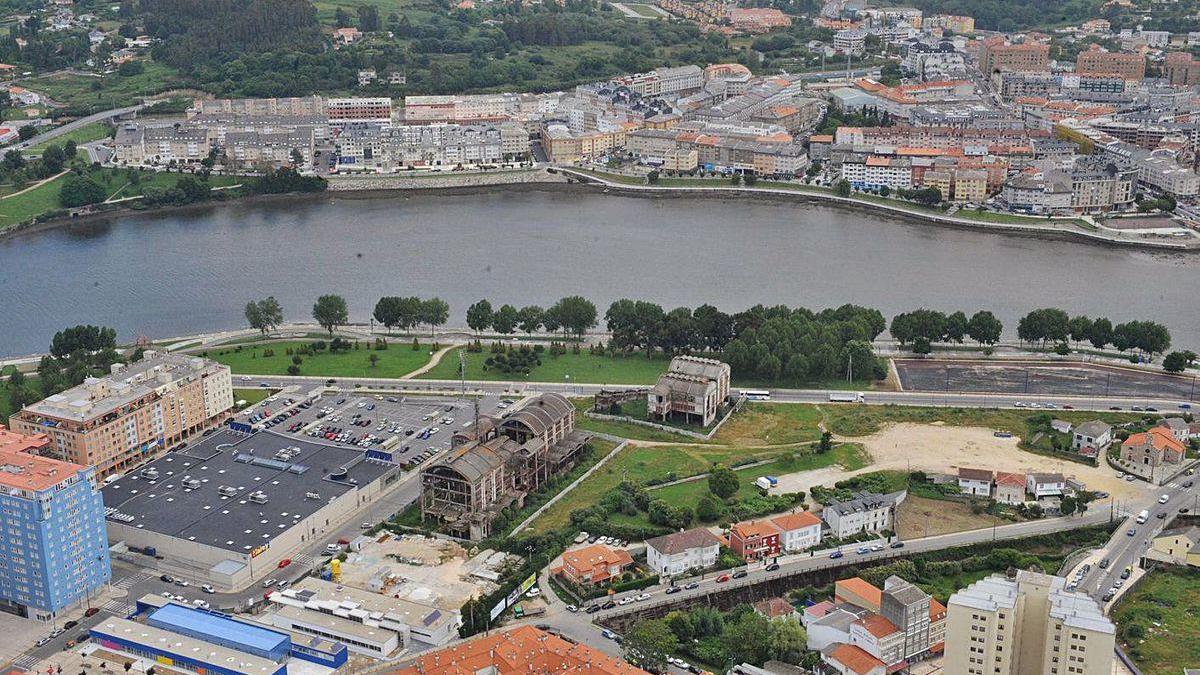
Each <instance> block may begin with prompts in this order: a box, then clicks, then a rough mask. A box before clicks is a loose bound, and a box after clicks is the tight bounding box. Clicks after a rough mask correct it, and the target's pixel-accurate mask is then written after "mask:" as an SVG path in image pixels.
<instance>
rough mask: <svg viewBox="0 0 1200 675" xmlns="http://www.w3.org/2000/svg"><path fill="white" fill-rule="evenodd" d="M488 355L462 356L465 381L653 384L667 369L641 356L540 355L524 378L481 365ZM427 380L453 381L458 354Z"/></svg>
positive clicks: (431, 372)
mask: <svg viewBox="0 0 1200 675" xmlns="http://www.w3.org/2000/svg"><path fill="white" fill-rule="evenodd" d="M488 356H490V352H489V351H488V349H487V347H484V351H483V352H482V353H479V352H468V353H467V354H466V361H467V373H466V377H467V379H468V380H524V381H527V382H587V383H594V384H653V383H654V381H655V380H657V379H658V376H659V375H660V374H661V373H662V372H663V371H665V370H666V369H667V363H668V362H667V359H666V358H665V357H663V356H661V355H660V356H657V357H655V358H653V359H647V358H646V356H645V355H644V354H640V355H637V354H635V355H632V356H597V355H594V354H589V353H588V352H586V351H585V352H581V353H579V354H572V353H570V352H568V353H566V354H563V355H561V356H550V355H549V354H547V353H543V354H542V356H541V361H542V363H541V365H539V366H535V367H534V368H533V370H532V371H530V372H529V374H528V375H527V376H524V377H522V376H521V375H519V374H517V373H502V372H500V371H498V370H493V369H489V368H488V367H487V366H486V365H485V363H484V362H485V361H487V359H488ZM421 377H422V378H425V379H431V380H457V379H458V377H459V375H458V352H457V351H452V352H448V353H447V354H446V355H445V356H443V357H442V360H441V362H440V363H438V365H436V366H434V367H433V368H431V369H430V370H429V372H427V373H424V374H423V375H421Z"/></svg>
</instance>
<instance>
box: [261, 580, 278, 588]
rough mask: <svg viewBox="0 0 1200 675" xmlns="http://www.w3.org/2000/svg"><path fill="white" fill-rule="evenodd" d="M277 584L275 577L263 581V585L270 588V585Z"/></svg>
mask: <svg viewBox="0 0 1200 675" xmlns="http://www.w3.org/2000/svg"><path fill="white" fill-rule="evenodd" d="M275 584H276V581H275V580H274V579H267V580H266V581H264V582H262V587H263V588H270V587H272V586H274V585H275Z"/></svg>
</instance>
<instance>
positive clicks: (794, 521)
mask: <svg viewBox="0 0 1200 675" xmlns="http://www.w3.org/2000/svg"><path fill="white" fill-rule="evenodd" d="M768 520H770V521H771V524H772V525H774V526H775V527H777V528H779V547H780V548H781V549H783V551H784V553H792V552H795V551H803V550H805V549H809V548H812V547H814V546H816V545H817V544H820V543H821V519H820V518H818V517H817V516H816V515H815V514H813V513H810V512H808V511H800V512H798V513H788V514H784V515H782V516H775V517H774V518H769V519H768Z"/></svg>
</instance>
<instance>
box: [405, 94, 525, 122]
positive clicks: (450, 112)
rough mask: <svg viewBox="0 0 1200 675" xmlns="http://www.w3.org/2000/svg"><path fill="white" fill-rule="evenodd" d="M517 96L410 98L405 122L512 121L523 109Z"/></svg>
mask: <svg viewBox="0 0 1200 675" xmlns="http://www.w3.org/2000/svg"><path fill="white" fill-rule="evenodd" d="M519 104H520V102H519V100H518V99H517V97H516V96H515V95H513V94H459V95H452V96H406V97H405V98H404V122H405V123H406V124H430V123H434V122H443V123H450V122H457V123H479V122H495V121H500V120H504V119H508V118H509V117H511V116H512V115H513V113H514V112H515V111H516V109H517V108H518V107H519Z"/></svg>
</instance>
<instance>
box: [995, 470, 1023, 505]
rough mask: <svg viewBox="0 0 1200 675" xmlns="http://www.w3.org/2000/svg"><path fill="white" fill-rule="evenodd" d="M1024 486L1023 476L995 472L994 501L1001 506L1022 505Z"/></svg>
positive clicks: (1021, 474)
mask: <svg viewBox="0 0 1200 675" xmlns="http://www.w3.org/2000/svg"><path fill="white" fill-rule="evenodd" d="M1025 485H1026V481H1025V474H1023V473H1008V472H1006V471H997V472H996V495H995V500H996V501H997V502H1000V503H1001V504H1014V505H1015V504H1023V503H1024V502H1025Z"/></svg>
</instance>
